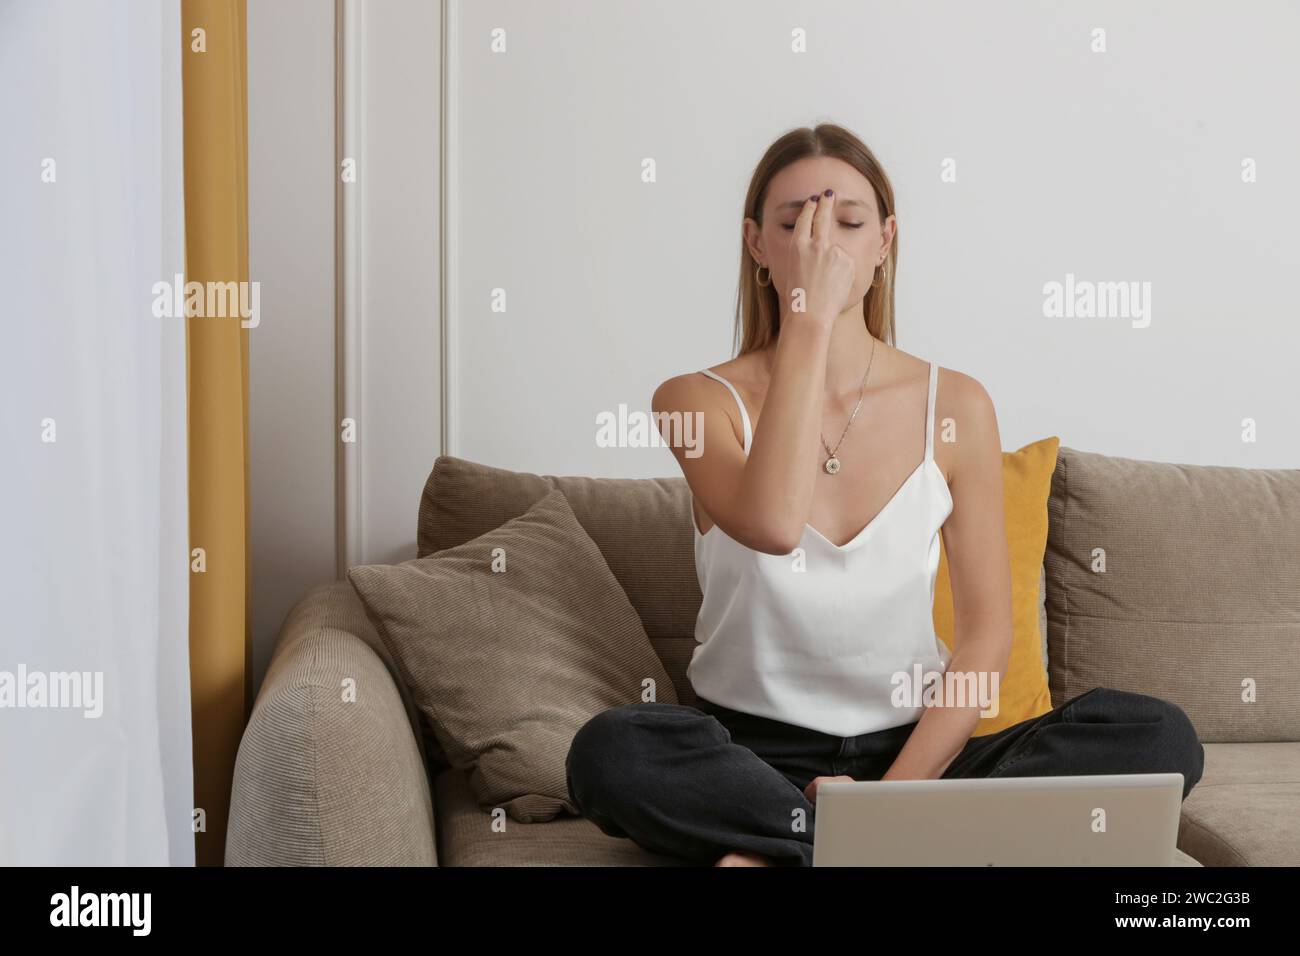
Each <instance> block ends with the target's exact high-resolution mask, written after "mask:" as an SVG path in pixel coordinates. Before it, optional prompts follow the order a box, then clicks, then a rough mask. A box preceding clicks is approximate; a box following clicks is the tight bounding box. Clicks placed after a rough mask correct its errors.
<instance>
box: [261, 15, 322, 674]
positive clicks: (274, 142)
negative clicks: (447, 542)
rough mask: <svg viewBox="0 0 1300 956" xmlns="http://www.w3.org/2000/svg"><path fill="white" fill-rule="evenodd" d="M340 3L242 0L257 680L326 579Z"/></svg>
mask: <svg viewBox="0 0 1300 956" xmlns="http://www.w3.org/2000/svg"><path fill="white" fill-rule="evenodd" d="M333 157H334V5H333V4H332V3H329V2H324V3H323V2H321V0H276V2H275V3H273V4H268V3H256V2H254V3H250V4H249V5H248V258H249V266H248V271H249V278H250V280H251V281H254V282H260V283H261V296H262V299H261V321H260V323H259V325H258V326H257V328H254V329H251V330H250V331H249V346H248V351H249V384H248V390H249V399H250V413H249V447H250V458H251V463H250V485H251V489H250V495H251V503H252V536H251V549H252V602H253V604H252V629H253V649H254V655H253V657H254V674H255V676H256V683H257V684H259V685H260V683H261V679H262V675H263V674H264V673H265V670H266V665H267V662H268V661H269V659H270V653H271V650H272V648H273V647H274V641H275V636H276V634H277V633H278V631H279V628H280V623H281V621H282V620H283V619H284V615H285V612H286V611H287V610H288V609H289V607H290V606H291V605H292V604H293V602H294V601H295V600H297V599H298V597H299V596H301V595H302V593H303V592H304V591H306V590H307V589H308V588H310V587H312V586H313V585H316V584H320V583H322V582H324V581H331V580H333V579H334V538H335V521H334V510H335V482H334V468H335V463H334V454H335V448H334V444H335V429H334V160H333Z"/></svg>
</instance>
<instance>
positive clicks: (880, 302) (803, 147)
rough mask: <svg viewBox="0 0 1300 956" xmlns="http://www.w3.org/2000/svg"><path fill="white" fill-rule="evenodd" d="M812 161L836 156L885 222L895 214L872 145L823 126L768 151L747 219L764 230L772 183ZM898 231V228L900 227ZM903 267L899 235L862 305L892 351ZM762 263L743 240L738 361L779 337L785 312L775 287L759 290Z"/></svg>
mask: <svg viewBox="0 0 1300 956" xmlns="http://www.w3.org/2000/svg"><path fill="white" fill-rule="evenodd" d="M808 156H832V157H834V158H836V159H842V160H844V162H846V163H848V164H849V165H850V166H852V167H853V168H854V169H856V170H857V171H858V172H860V173H861V174H862V175H863V176H865V177H866V179H867V182H869V183H871V188H872V189H873V190H874V191H875V194H876V208H877V210H878V211H879V213H880V222H881V224H883V223H884V222H885V220H886V219H888V218H889V217H890V216H891V215H893V214H894V187H893V186H892V185H890V182H889V177H888V176H886V175H885V170H884V169H883V168H882V167H881V165H880V163H879V161H878V160H877V159H876V157H875V154H873V153H872V152H871V150H870V149H869V148H868V147H867V144H866V143H864V142H862V140H860V139H858V137H856V136H854V135H853V134H852V133H850V132H849V131H848V130H846V129H845V128H844V127H842V126H837V125H835V124H834V123H820V124H818V125H817V126H814V127H808V126H804V127H800V128H799V129H792V130H790V131H789V132H788V133H785V134H784V135H782V136H781V138H780V139H778V140H777V141H776V142H774V143H773V144H772V145H771V146H769V147H768V148H767V152H766V153H764V154H763V158H762V159H760V160H759V161H758V166H757V167H755V169H754V175H753V178H751V179H750V181H749V191H748V192H747V193H746V194H745V217H747V218H749V219H753V220H754V221H755V222H757V223H758V224H759V226H762V225H763V203H764V202H765V201H766V199H767V187H768V185H769V184H770V183H771V182H772V177H773V176H775V175H776V174H777V173H779V172H780V171H781V170H782V169H784V168H785V167H787V166H789V165H790V164H791V163H794V162H797V161H798V160H800V159H803V158H805V157H808ZM895 226H897V224H895ZM897 264H898V233H897V231H895V234H894V241H893V242H891V243H890V245H889V254H888V256H887V257H886V259H885V261H884V262H883V263H882V264H881V265H880V267H879V272H882V273H883V276H882V275H879V274H877V275H874V276H873V277H872V279H873V282H874V283H875V284H873V285H872V286H871V287H870V288H869V289H867V294H866V296H865V298H864V300H863V303H864V304H863V308H862V313H863V318H864V320H865V321H866V325H867V329H868V331H870V332H871V334H872V335H874V336H876V338H878V339H880V340H881V341H882V342H885V343H886V344H888V345H891V346H892V345H893V344H894V273H895V269H896V268H897ZM757 268H758V263H757V262H755V261H754V257H753V256H751V255H750V254H749V246H748V245H747V244H746V243H745V239H744V236H743V235H742V236H741V240H740V286H739V292H738V294H737V297H736V329H735V338H736V341H737V342H738V344H739V351H738V352H737V353H736V355H737V357H739V356H741V355H745V354H746V353H748V352H753V351H755V350H757V349H762V348H766V347H767V346H768V345H770V344H771V343H773V342H775V341H776V338H777V335H778V334H779V332H780V325H781V311H780V302H779V300H778V299H777V291H776V286H774V285H772V284H771V281H770V280H769V282H768V284H767V285H766V286H762V285H759V284H758V277H757V272H756V270H757Z"/></svg>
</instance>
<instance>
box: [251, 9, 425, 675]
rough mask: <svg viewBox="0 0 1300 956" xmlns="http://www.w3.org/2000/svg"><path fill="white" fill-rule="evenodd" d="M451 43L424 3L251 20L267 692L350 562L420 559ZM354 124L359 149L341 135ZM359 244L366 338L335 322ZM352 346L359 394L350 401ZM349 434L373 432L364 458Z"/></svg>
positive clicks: (260, 15)
mask: <svg viewBox="0 0 1300 956" xmlns="http://www.w3.org/2000/svg"><path fill="white" fill-rule="evenodd" d="M336 21H337V22H338V23H339V25H340V27H341V28H343V29H345V30H346V31H347V35H348V41H349V42H348V46H347V53H346V56H348V57H351V59H347V60H343V59H340V61H339V62H338V64H337V66H338V68H339V70H340V71H342V69H343V68H344V67H345V66H346V67H347V77H346V83H343V80H342V76H341V74H340V77H339V79H340V83H341V84H342V85H341V88H340V90H339V91H338V93H339V95H338V97H337V98H336V89H335V86H336V52H335V41H336V34H335V28H336ZM440 44H441V29H440V9H439V7H438V5H437V4H431V3H425V2H421V0H365V2H360V0H349V2H347V3H340V4H338V5H337V8H336V4H335V3H334V2H333V0H276V2H274V3H268V2H261V3H250V4H249V5H248V85H249V95H248V113H249V117H248V125H249V260H250V261H249V272H250V276H251V278H252V279H253V280H254V281H258V282H260V283H261V293H262V300H261V307H262V308H261V324H260V325H259V326H258V327H257V328H256V329H253V330H252V331H251V332H250V345H249V353H250V364H251V371H250V376H249V379H250V380H249V392H250V401H251V409H252V411H251V414H250V420H249V431H250V445H251V457H252V462H251V485H252V491H251V494H252V575H253V585H252V600H253V613H252V618H253V620H252V629H253V645H254V674H255V680H256V683H257V684H258V685H260V683H261V680H262V677H263V675H264V674H265V671H266V666H267V664H268V663H269V660H270V655H271V651H272V650H273V649H274V646H275V641H276V637H277V635H278V633H279V629H280V625H281V623H282V622H283V620H284V616H285V614H286V613H287V612H288V610H289V609H290V608H291V607H292V606H293V604H294V602H295V601H297V600H298V598H300V597H301V596H302V595H303V593H304V592H306V591H307V590H308V589H309V588H311V587H313V586H314V585H317V584H321V583H324V582H327V581H332V580H335V579H336V578H338V577H339V576H340V575H341V573H342V568H345V567H346V566H347V564H348V563H371V562H395V561H401V560H404V559H405V558H408V557H414V556H415V533H416V513H417V508H418V505H419V498H420V491H421V489H422V488H423V486H424V481H425V478H427V477H428V474H429V470H430V468H432V466H433V461H434V458H435V457H436V456H437V454H438V450H439V447H438V440H439V438H438V436H439V433H440V428H439V419H440V415H441V410H440V399H439V393H440V382H441V377H440V374H439V365H440V358H439V335H440V330H439V328H440V322H439V313H438V306H439V299H438V294H439V286H440V268H439V264H438V251H439V246H438V216H439V212H440V210H439V204H438V195H437V184H438V177H439V175H440V172H441V163H440V160H439V156H438V148H439V142H440V140H439V136H438V129H439V108H438V104H439V96H440V85H439V71H440V65H441V57H440V56H439V47H440ZM345 113H346V116H347V119H348V123H347V126H346V128H347V130H348V131H349V134H348V135H347V136H342V135H338V136H336V117H337V118H339V119H340V120H341V119H342V117H343V115H344V114H345ZM353 131H355V135H354V134H353ZM340 132H341V130H340ZM343 156H347V157H350V158H353V159H355V160H356V163H357V170H358V178H357V181H356V182H355V183H351V184H348V185H347V186H345V187H344V188H346V189H348V190H352V192H351V193H350V196H349V198H350V202H349V203H348V204H347V205H346V207H344V208H345V209H346V211H347V215H346V216H345V215H343V213H342V212H341V211H340V210H339V209H337V208H336V183H337V182H338V179H339V173H338V170H339V166H338V163H339V161H340V159H341V157H343ZM344 239H346V240H347V243H346V245H347V248H348V249H350V250H355V253H356V256H355V259H354V260H353V261H354V263H355V265H356V270H357V271H356V273H355V275H350V276H349V282H350V283H351V284H350V285H349V286H348V288H347V291H348V293H349V294H350V296H351V298H350V299H349V301H350V303H352V305H351V306H350V311H349V313H348V315H347V321H348V323H349V327H350V328H355V330H356V335H355V336H353V337H345V336H342V334H341V332H340V327H341V325H342V318H343V317H342V315H338V314H336V294H335V293H336V282H337V279H338V273H337V270H336V259H335V255H336V245H338V244H340V243H341V242H342V240H344ZM340 339H343V340H344V341H345V342H346V343H347V352H346V354H347V355H348V356H349V357H350V362H351V363H352V365H353V366H355V367H356V368H357V369H358V374H357V376H356V378H355V379H354V380H351V381H350V382H349V384H350V385H351V384H355V386H356V389H355V391H353V390H351V389H347V390H345V389H341V388H340V387H339V385H340V382H341V380H342V375H341V374H340V372H339V367H340V366H341V364H342V363H343V360H344V357H345V355H344V353H343V352H341V351H340V349H339V348H338V341H339V340H340ZM344 417H351V418H354V419H355V420H356V423H357V428H356V434H357V441H356V443H355V444H352V445H348V446H344V445H343V444H342V443H341V442H340V429H339V423H340V421H341V420H342V419H343V418H344ZM346 496H352V498H353V500H355V501H356V502H357V508H356V509H355V511H349V510H348V509H346V508H344V507H343V500H344V498H345V497H346Z"/></svg>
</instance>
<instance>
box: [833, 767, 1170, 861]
mask: <svg viewBox="0 0 1300 956" xmlns="http://www.w3.org/2000/svg"><path fill="white" fill-rule="evenodd" d="M1182 794H1183V775H1182V774H1181V773H1140V774H1091V775H1071V776H1056V777H983V778H970V779H940V780H862V781H853V782H849V781H845V780H830V781H826V782H824V783H821V784H819V785H818V788H817V801H816V815H815V823H814V831H813V866H1172V865H1173V857H1174V848H1175V846H1176V844H1177V841H1178V821H1179V817H1180V814H1181V806H1182Z"/></svg>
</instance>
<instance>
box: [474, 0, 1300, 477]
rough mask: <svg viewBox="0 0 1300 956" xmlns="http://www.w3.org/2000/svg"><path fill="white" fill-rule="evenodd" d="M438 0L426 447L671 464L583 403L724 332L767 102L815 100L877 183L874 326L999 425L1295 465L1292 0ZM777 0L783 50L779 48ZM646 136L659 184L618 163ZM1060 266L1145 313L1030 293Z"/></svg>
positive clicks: (1151, 455)
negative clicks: (894, 207) (448, 129)
mask: <svg viewBox="0 0 1300 956" xmlns="http://www.w3.org/2000/svg"><path fill="white" fill-rule="evenodd" d="M459 7H460V11H461V22H460V24H459V29H460V36H459V41H458V44H457V49H458V50H459V51H460V57H461V63H460V69H459V71H458V73H457V78H458V82H459V84H460V96H459V126H458V131H457V135H456V138H455V139H454V140H453V142H452V144H451V145H452V147H453V150H454V160H455V162H456V164H457V168H458V169H459V177H458V182H457V183H456V192H455V195H456V196H457V198H458V200H459V202H460V204H461V211H460V216H459V230H458V232H457V233H456V242H457V254H458V256H459V259H460V269H459V271H458V272H457V274H456V275H455V277H454V278H455V281H456V282H457V283H458V288H457V289H456V290H455V295H456V299H457V301H458V304H459V308H458V309H457V311H456V312H455V314H454V315H453V316H452V318H453V320H454V321H455V322H456V323H457V325H458V335H459V341H460V348H459V351H458V353H457V355H456V356H455V358H456V361H457V362H458V364H459V367H460V368H461V370H462V372H461V378H460V387H459V388H458V390H457V391H456V393H455V394H454V396H453V401H454V403H455V412H456V420H457V423H458V429H459V431H458V443H457V444H456V446H455V447H454V448H453V449H452V450H453V452H454V453H456V454H459V455H463V456H465V457H468V458H472V459H477V460H481V461H486V462H490V463H492V464H494V465H500V466H503V467H508V468H517V469H525V470H530V471H540V472H553V473H583V474H594V475H607V476H620V477H637V476H645V475H676V474H679V470H678V468H677V466H676V463H675V462H674V461H673V459H672V456H671V454H670V453H669V451H668V450H667V449H666V448H651V449H636V448H621V449H601V448H598V447H596V444H595V441H594V432H595V427H594V419H595V416H596V414H597V413H598V412H600V411H614V410H616V409H617V408H618V404H619V403H620V402H625V403H627V404H628V405H629V406H630V407H631V408H633V409H640V410H643V411H648V409H649V401H650V395H651V393H652V391H653V389H654V387H655V386H656V385H657V384H658V383H659V382H660V381H662V380H663V379H665V378H667V377H669V376H670V375H674V374H679V373H682V372H686V371H691V370H695V369H699V368H701V367H704V366H708V365H712V364H716V363H718V362H720V361H723V360H725V359H727V358H729V357H730V355H731V352H730V343H731V327H732V315H733V309H734V301H735V284H736V270H737V263H738V259H737V255H738V245H739V228H740V216H741V212H740V210H741V203H742V201H743V196H744V190H745V187H746V185H747V183H748V178H749V176H750V174H751V172H752V170H753V167H754V164H755V163H756V162H757V160H758V159H759V157H760V155H761V154H762V152H763V150H764V149H765V148H766V147H767V145H768V144H769V143H770V142H771V141H772V140H773V139H775V138H776V137H777V136H779V135H780V134H781V133H782V132H784V131H785V130H786V129H787V128H789V127H792V126H797V125H806V124H807V125H811V124H813V123H816V122H817V121H819V120H832V121H835V122H839V123H841V124H843V125H845V126H847V127H849V128H850V129H853V130H854V131H856V132H857V133H858V134H859V135H860V136H862V137H863V138H864V139H865V140H866V141H867V143H868V144H869V145H870V146H871V147H872V148H873V150H875V151H876V153H877V155H878V156H879V157H880V158H881V160H882V162H883V163H884V164H885V167H886V169H887V170H888V172H889V174H890V176H891V178H892V180H893V182H894V186H895V189H896V192H897V199H898V207H899V219H900V228H899V248H900V259H899V290H898V300H897V302H898V328H899V338H898V344H899V347H900V348H903V349H905V350H907V351H909V352H912V353H914V354H917V355H920V356H921V357H923V358H926V359H929V360H934V361H937V362H939V363H940V364H941V365H944V366H946V367H950V368H954V369H958V370H960V371H963V372H966V373H968V374H970V375H973V376H975V377H976V378H978V379H979V380H980V381H981V382H983V383H984V385H985V387H986V388H987V389H988V391H989V393H990V394H991V395H992V397H993V399H994V401H995V403H996V407H997V410H998V415H999V422H1000V425H1001V433H1002V439H1003V444H1004V446H1005V448H1006V449H1008V450H1011V449H1015V448H1018V447H1020V446H1022V445H1024V444H1026V443H1028V442H1031V441H1034V440H1037V439H1039V438H1042V437H1044V436H1047V435H1053V434H1055V435H1059V436H1060V437H1061V439H1062V442H1063V444H1066V445H1068V446H1072V447H1075V448H1081V449H1085V450H1092V451H1098V452H1104V453H1107V454H1114V455H1123V456H1130V457H1136V458H1148V459H1156V460H1164V461H1183V462H1191V463H1200V464H1227V465H1241V466H1252V467H1296V466H1297V464H1298V463H1300V428H1297V427H1296V419H1295V410H1294V396H1295V378H1294V372H1293V371H1292V369H1293V363H1294V360H1295V356H1296V355H1297V353H1300V322H1297V317H1296V310H1295V307H1294V305H1293V302H1292V296H1291V284H1290V273H1292V272H1293V271H1294V269H1293V267H1294V264H1295V263H1296V262H1297V260H1300V231H1297V230H1296V229H1295V228H1294V223H1293V222H1292V217H1291V215H1290V213H1291V211H1293V210H1295V209H1297V208H1300V202H1298V200H1300V181H1298V180H1297V177H1295V176H1294V175H1293V174H1292V171H1293V169H1294V168H1295V167H1296V162H1297V160H1298V159H1300V127H1297V125H1296V124H1295V123H1293V122H1290V121H1289V119H1287V116H1288V115H1289V113H1290V112H1291V109H1292V106H1293V102H1292V101H1293V100H1294V96H1293V93H1294V91H1295V90H1296V89H1297V87H1298V85H1300V65H1297V61H1296V59H1295V57H1294V56H1293V52H1294V44H1295V38H1296V36H1297V35H1300V8H1297V7H1296V6H1295V5H1294V4H1287V3H1278V2H1267V3H1265V2H1256V3H1251V4H1246V5H1243V6H1240V7H1237V8H1234V13H1235V15H1231V16H1230V15H1227V14H1225V13H1224V9H1223V7H1222V5H1220V4H1215V3H1210V2H1193V3H1188V2H1179V3H1173V2H1166V3H1143V4H1132V3H1121V2H1091V3H1087V4H1042V3H1030V2H1016V3H1008V2H990V3H980V4H972V3H965V2H943V3H938V2H913V3H885V2H878V3H864V2H860V0H854V2H824V3H817V4H803V3H789V2H771V0H765V2H755V0H744V2H741V0H729V2H715V3H693V2H689V0H661V2H657V3H653V4H635V5H632V4H619V3H607V2H600V0H581V2H566V3H562V4H561V3H535V2H525V0H512V2H491V3H472V4H460V5H459ZM498 27H499V28H502V29H503V30H504V31H505V32H506V41H507V52H505V53H493V52H492V51H491V49H490V47H489V40H490V31H491V30H493V29H494V28H498ZM1097 27H1101V28H1104V29H1105V31H1106V40H1107V45H1108V51H1107V52H1105V53H1093V52H1090V44H1091V42H1092V39H1093V38H1092V33H1091V31H1092V30H1093V29H1094V28H1097ZM795 28H803V29H804V30H806V31H807V36H808V52H807V53H804V54H796V53H792V52H791V51H790V44H791V31H792V30H793V29H795ZM643 157H653V158H654V159H655V160H656V162H657V164H658V181H657V182H655V183H652V184H646V183H642V182H641V181H640V179H639V175H640V163H641V160H642V158H643ZM949 157H951V158H953V159H954V160H955V162H956V168H957V180H956V182H953V183H945V182H942V181H941V179H940V172H941V166H942V164H943V162H944V161H945V159H946V158H949ZM1245 157H1252V158H1253V159H1255V160H1256V161H1257V163H1258V169H1259V181H1258V182H1257V183H1254V184H1244V183H1242V181H1241V172H1240V168H1241V163H1242V160H1243V158H1245ZM1067 273H1074V275H1075V276H1076V277H1077V278H1079V279H1088V280H1095V281H1121V280H1123V281H1129V280H1133V281H1138V282H1142V281H1149V282H1150V283H1151V284H1152V317H1151V324H1150V326H1149V327H1147V328H1144V329H1138V328H1133V327H1132V324H1131V322H1129V321H1128V320H1123V319H1081V318H1062V319H1048V318H1044V316H1043V314H1042V305H1043V298H1044V296H1043V291H1042V290H1043V286H1044V283H1047V282H1051V281H1053V280H1057V281H1064V279H1065V276H1066V274H1067ZM495 288H503V289H505V290H506V291H507V303H508V311H507V312H506V313H505V314H497V313H493V312H492V311H491V310H490V308H489V296H490V292H491V290H492V289H495ZM1246 417H1250V418H1254V419H1256V420H1257V421H1258V428H1259V441H1258V443H1257V444H1243V442H1242V440H1241V422H1242V419H1243V418H1246Z"/></svg>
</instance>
